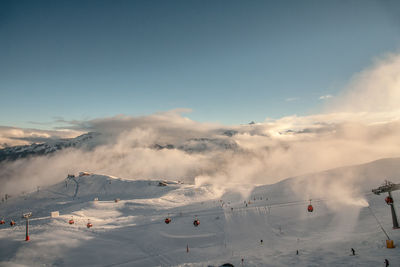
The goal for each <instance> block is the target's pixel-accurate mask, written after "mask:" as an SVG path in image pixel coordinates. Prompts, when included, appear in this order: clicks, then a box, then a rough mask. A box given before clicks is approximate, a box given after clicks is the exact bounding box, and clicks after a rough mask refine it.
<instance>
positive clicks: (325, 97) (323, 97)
mask: <svg viewBox="0 0 400 267" xmlns="http://www.w3.org/2000/svg"><path fill="white" fill-rule="evenodd" d="M332 97H333V95H322V96H320V97H319V99H321V100H325V99H329V98H332Z"/></svg>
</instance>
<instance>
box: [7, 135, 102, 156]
mask: <svg viewBox="0 0 400 267" xmlns="http://www.w3.org/2000/svg"><path fill="white" fill-rule="evenodd" d="M99 135H100V134H99V133H95V132H89V133H86V134H83V135H80V136H78V137H75V138H70V139H57V140H51V141H47V142H45V143H40V144H36V143H34V144H31V145H24V146H13V147H6V148H3V149H0V162H2V161H13V160H17V159H20V158H26V157H33V156H41V155H47V154H51V153H54V152H57V151H59V150H62V149H65V148H70V147H75V148H83V147H85V148H90V147H92V146H94V145H95V139H96V138H97V137H98V136H99Z"/></svg>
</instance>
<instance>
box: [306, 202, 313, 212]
mask: <svg viewBox="0 0 400 267" xmlns="http://www.w3.org/2000/svg"><path fill="white" fill-rule="evenodd" d="M307 211H308V212H313V211H314V208H313V206H312V205H311V204H310V205H308V207H307Z"/></svg>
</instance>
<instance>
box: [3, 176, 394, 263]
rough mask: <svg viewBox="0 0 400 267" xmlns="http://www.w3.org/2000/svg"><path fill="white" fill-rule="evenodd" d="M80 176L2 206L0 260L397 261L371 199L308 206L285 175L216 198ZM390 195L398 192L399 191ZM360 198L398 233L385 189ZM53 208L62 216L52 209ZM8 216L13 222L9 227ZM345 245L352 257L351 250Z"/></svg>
mask: <svg viewBox="0 0 400 267" xmlns="http://www.w3.org/2000/svg"><path fill="white" fill-rule="evenodd" d="M76 183H77V185H76V186H73V183H70V184H67V185H66V183H65V182H62V183H59V184H55V185H53V186H50V187H48V188H44V189H42V190H40V191H38V192H34V193H31V194H28V195H24V196H21V197H14V198H11V199H9V200H8V201H7V203H4V204H2V205H1V213H0V217H4V218H5V219H6V222H7V224H5V225H0V265H1V266H12V265H14V266H17V265H18V266H43V265H48V266H219V265H221V264H223V263H226V262H230V263H232V264H234V265H235V266H242V259H243V266H289V265H296V266H384V265H383V261H384V259H385V258H387V259H389V260H390V262H391V266H400V254H399V250H398V248H394V249H387V248H385V240H386V237H385V235H384V234H383V233H382V231H381V229H380V228H379V225H377V222H376V220H375V218H374V217H373V216H372V215H371V212H370V210H369V209H368V208H367V207H360V206H351V205H350V206H346V205H339V206H338V207H334V208H332V207H331V206H330V205H329V199H315V200H313V202H312V203H313V206H314V211H313V212H312V213H310V212H307V210H306V208H307V205H308V200H307V199H296V196H294V195H293V194H289V193H288V190H287V188H286V185H285V183H280V184H278V185H277V184H275V185H272V186H261V187H256V188H255V189H254V190H253V191H252V194H251V195H250V196H248V197H247V199H245V198H243V197H241V196H239V195H238V194H236V193H232V192H227V193H225V194H224V195H222V196H217V197H216V195H215V193H214V192H213V189H212V188H211V187H210V186H194V185H186V184H179V183H169V184H168V185H167V186H158V184H159V181H147V180H137V181H129V180H123V179H116V178H111V177H108V176H103V175H90V176H85V177H78V178H77V180H76ZM78 184H79V190H76V189H77V188H78ZM284 187H285V188H284ZM271 188H273V191H271V190H272V189H271ZM393 196H394V198H395V199H399V194H398V193H397V192H394V194H393ZM95 198H98V201H94V199H95ZM365 198H366V200H367V201H368V203H369V205H370V208H371V210H373V212H374V213H375V214H376V216H377V218H379V220H380V222H381V223H382V225H383V227H384V228H385V229H386V231H387V232H388V234H389V236H390V237H391V239H393V240H395V243H396V242H400V230H393V229H391V217H390V212H389V208H388V207H387V206H386V204H385V203H384V200H383V197H382V196H376V195H373V194H369V193H367V194H365ZM115 199H119V200H118V201H115ZM246 204H247V207H246ZM26 211H32V212H33V217H32V220H31V223H30V225H31V228H30V231H31V234H30V235H31V241H29V242H25V241H23V240H24V237H25V236H24V234H25V225H24V221H23V220H22V219H20V217H21V213H22V212H26ZM51 211H59V212H60V217H56V218H50V217H49V215H50V212H51ZM167 216H169V217H170V218H171V220H172V221H171V223H169V224H165V223H164V219H165V218H166V217H167ZM71 217H73V219H74V221H75V224H73V225H69V224H68V220H69V219H70V218H71ZM195 218H198V219H199V220H200V225H199V226H197V227H195V226H194V225H193V220H194V219H195ZM10 219H15V220H16V222H17V225H16V226H14V227H10V226H9V225H8V222H9V220H10ZM88 220H90V222H91V223H92V224H93V227H92V228H87V227H86V223H87V221H88ZM261 240H262V242H261ZM351 248H354V249H355V250H356V256H349V255H350V249H351ZM296 250H298V251H299V255H296ZM396 264H397V265H396Z"/></svg>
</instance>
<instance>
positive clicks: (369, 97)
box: [327, 54, 400, 113]
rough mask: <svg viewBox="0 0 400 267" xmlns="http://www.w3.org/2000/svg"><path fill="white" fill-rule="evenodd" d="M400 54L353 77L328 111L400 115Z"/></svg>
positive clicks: (390, 55)
mask: <svg viewBox="0 0 400 267" xmlns="http://www.w3.org/2000/svg"><path fill="white" fill-rule="evenodd" d="M399 88H400V54H387V55H385V56H383V57H381V58H377V59H375V60H374V63H373V65H372V66H371V67H369V68H367V69H365V70H363V71H361V72H359V73H357V74H356V75H354V76H353V78H352V79H351V81H350V82H349V84H348V85H347V86H346V87H345V88H344V89H343V91H342V92H341V94H340V95H339V96H338V97H337V99H335V101H332V103H331V104H330V105H329V106H328V107H327V111H328V112H337V111H341V112H353V113H354V112H355V113H360V112H367V113H399V111H400V105H399V103H400V89H399Z"/></svg>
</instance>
